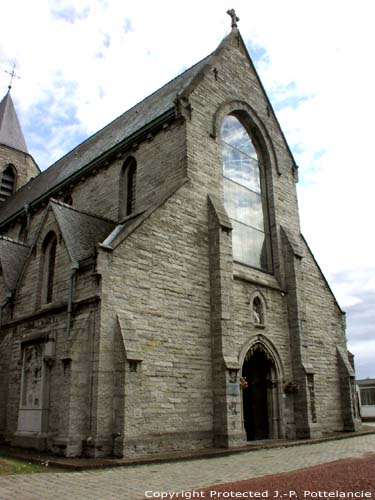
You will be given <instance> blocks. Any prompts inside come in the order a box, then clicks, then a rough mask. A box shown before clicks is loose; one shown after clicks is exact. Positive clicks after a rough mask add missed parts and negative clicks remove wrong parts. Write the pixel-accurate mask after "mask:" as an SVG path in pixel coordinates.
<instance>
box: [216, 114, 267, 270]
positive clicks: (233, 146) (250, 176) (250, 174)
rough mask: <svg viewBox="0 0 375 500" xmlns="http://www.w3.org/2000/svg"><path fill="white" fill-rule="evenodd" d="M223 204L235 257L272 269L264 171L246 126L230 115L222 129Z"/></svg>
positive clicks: (237, 259)
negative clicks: (231, 230) (229, 221)
mask: <svg viewBox="0 0 375 500" xmlns="http://www.w3.org/2000/svg"><path fill="white" fill-rule="evenodd" d="M221 141H222V156H223V177H224V205H225V208H226V210H227V212H228V215H229V217H230V219H231V222H232V226H233V232H232V244H233V259H234V260H235V261H238V262H241V263H243V264H246V265H248V266H251V267H254V268H257V269H261V270H263V271H267V272H271V270H272V264H271V245H270V235H269V228H268V218H267V193H266V182H265V173H264V167H263V166H262V162H261V161H260V158H259V156H258V151H257V148H256V146H255V144H254V142H253V140H252V139H251V138H250V135H249V133H248V132H247V130H246V128H245V126H244V125H243V124H242V122H241V121H240V120H239V118H237V117H236V116H234V115H228V116H227V117H226V118H225V119H224V121H223V125H222V129H221Z"/></svg>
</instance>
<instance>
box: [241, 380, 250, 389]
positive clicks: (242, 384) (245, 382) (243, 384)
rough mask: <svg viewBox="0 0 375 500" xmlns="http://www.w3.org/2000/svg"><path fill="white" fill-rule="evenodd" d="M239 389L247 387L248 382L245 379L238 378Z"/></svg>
mask: <svg viewBox="0 0 375 500" xmlns="http://www.w3.org/2000/svg"><path fill="white" fill-rule="evenodd" d="M240 387H241V389H247V388H248V387H249V382H248V381H247V379H246V377H240Z"/></svg>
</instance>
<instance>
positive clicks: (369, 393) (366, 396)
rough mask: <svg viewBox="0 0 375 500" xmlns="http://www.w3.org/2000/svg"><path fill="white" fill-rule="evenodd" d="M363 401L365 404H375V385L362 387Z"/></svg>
mask: <svg viewBox="0 0 375 500" xmlns="http://www.w3.org/2000/svg"><path fill="white" fill-rule="evenodd" d="M361 403H362V405H365V406H372V405H375V387H369V388H366V389H362V388H361Z"/></svg>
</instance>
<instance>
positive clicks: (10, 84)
mask: <svg viewBox="0 0 375 500" xmlns="http://www.w3.org/2000/svg"><path fill="white" fill-rule="evenodd" d="M15 69H16V63H13V68H12V71H8V70H6V69H4V71H5V73H8V75H10V82H9V85H8V90H10V89H11V88H12V83H13V78H21V77H20V76H18V75H16V72H15V71H14V70H15Z"/></svg>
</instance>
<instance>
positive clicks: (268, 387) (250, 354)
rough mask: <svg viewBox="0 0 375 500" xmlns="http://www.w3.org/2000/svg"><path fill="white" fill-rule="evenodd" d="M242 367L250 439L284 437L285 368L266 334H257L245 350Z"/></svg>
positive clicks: (245, 421)
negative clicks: (283, 388) (283, 382)
mask: <svg viewBox="0 0 375 500" xmlns="http://www.w3.org/2000/svg"><path fill="white" fill-rule="evenodd" d="M240 366H241V377H242V379H241V381H242V387H243V391H242V398H241V399H242V404H241V407H242V423H243V429H244V431H245V432H246V435H247V439H248V440H249V441H253V440H259V439H261V440H262V439H280V438H282V437H284V435H285V429H284V420H283V413H284V411H283V409H284V400H283V393H282V381H283V369H282V364H281V360H280V357H279V355H278V353H277V351H276V349H275V347H274V346H273V344H272V343H271V342H270V341H269V340H268V339H267V338H266V337H265V336H264V335H256V336H254V337H253V338H252V339H250V341H248V342H247V343H246V344H245V345H244V346H243V348H242V350H241V354H240Z"/></svg>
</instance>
